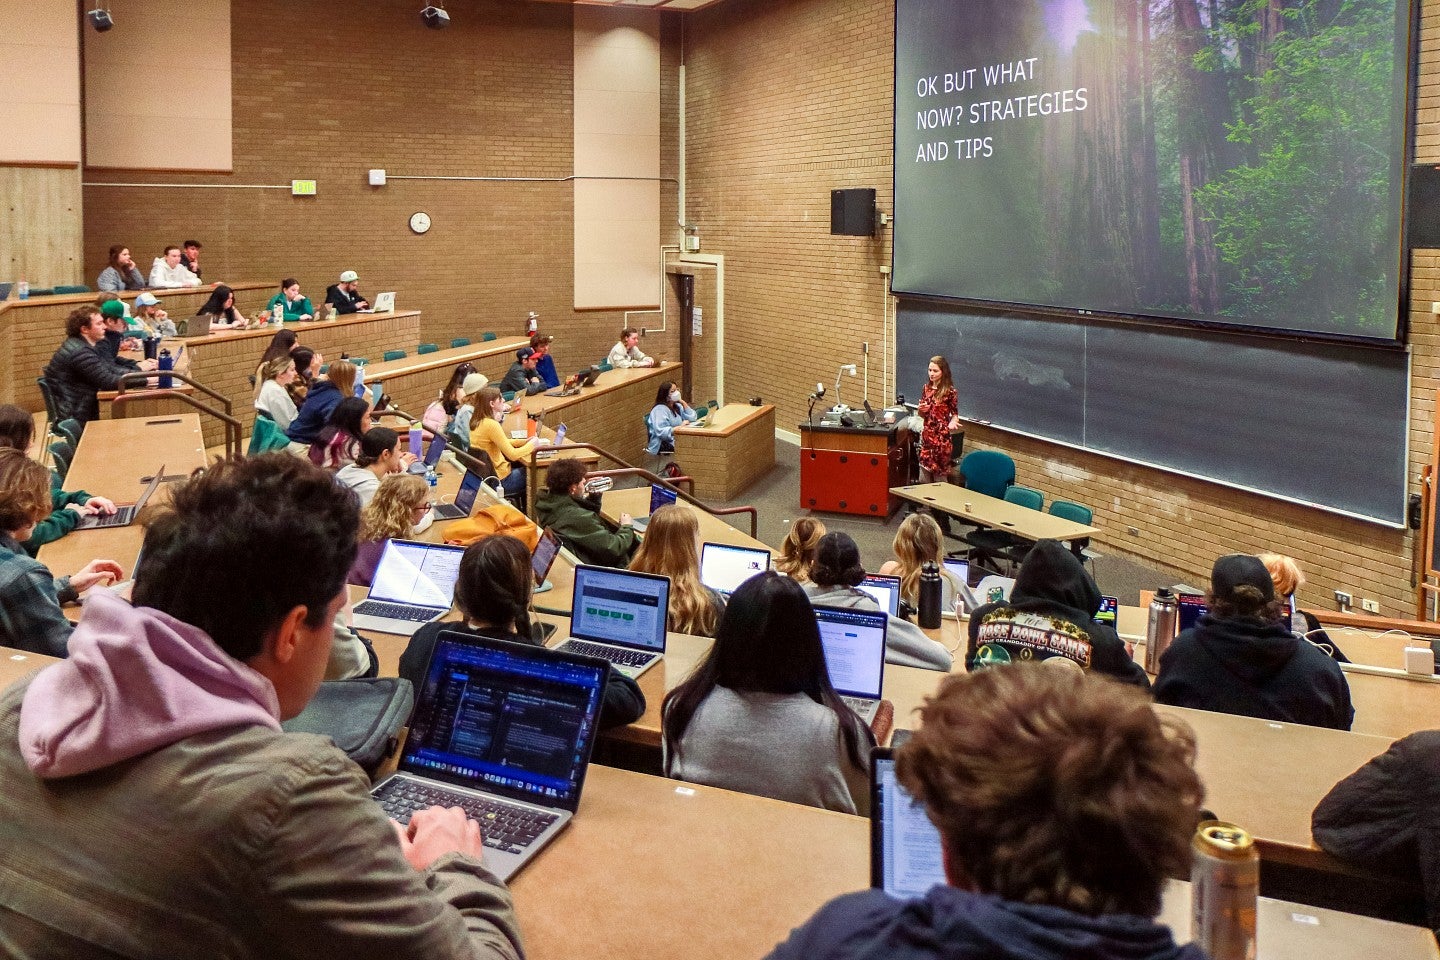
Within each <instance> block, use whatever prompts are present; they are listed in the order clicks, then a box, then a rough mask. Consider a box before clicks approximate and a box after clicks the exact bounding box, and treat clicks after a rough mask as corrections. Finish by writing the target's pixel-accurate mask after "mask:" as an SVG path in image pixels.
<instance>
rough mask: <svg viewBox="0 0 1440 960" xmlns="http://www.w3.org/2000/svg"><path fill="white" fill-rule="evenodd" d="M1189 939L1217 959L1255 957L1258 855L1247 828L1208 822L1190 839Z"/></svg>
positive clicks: (1198, 828) (1246, 959)
mask: <svg viewBox="0 0 1440 960" xmlns="http://www.w3.org/2000/svg"><path fill="white" fill-rule="evenodd" d="M1190 846H1191V852H1192V854H1193V856H1194V859H1193V861H1192V863H1191V866H1190V910H1191V912H1190V937H1191V939H1192V940H1194V942H1195V944H1196V946H1198V947H1200V948H1201V949H1202V950H1204V951H1205V952H1206V953H1207V954H1209V955H1210V956H1211V957H1212V958H1213V960H1255V908H1256V900H1257V898H1258V897H1259V895H1260V853H1259V851H1258V850H1256V849H1255V841H1254V839H1253V838H1252V837H1251V836H1250V834H1249V832H1248V831H1246V830H1245V829H1243V828H1241V827H1237V826H1236V825H1235V824H1233V823H1223V822H1221V821H1219V820H1206V821H1205V822H1203V823H1201V824H1200V826H1199V827H1197V828H1196V830H1195V839H1194V840H1193V841H1192V842H1191V845H1190Z"/></svg>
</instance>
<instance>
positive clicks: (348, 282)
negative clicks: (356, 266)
mask: <svg viewBox="0 0 1440 960" xmlns="http://www.w3.org/2000/svg"><path fill="white" fill-rule="evenodd" d="M325 302H326V303H328V304H330V306H332V307H334V308H335V312H336V313H337V314H341V315H344V314H347V313H358V312H360V311H361V310H366V309H369V307H370V301H368V300H366V299H365V298H364V297H362V296H360V274H358V273H356V272H355V271H354V270H346V271H345V272H343V273H341V274H340V282H339V283H332V284H331V285H330V286H329V287H327V288H326V289H325Z"/></svg>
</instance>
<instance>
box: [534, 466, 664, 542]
mask: <svg viewBox="0 0 1440 960" xmlns="http://www.w3.org/2000/svg"><path fill="white" fill-rule="evenodd" d="M584 486H585V464H583V463H581V462H580V461H579V460H576V459H573V458H565V459H561V460H556V461H555V462H553V463H551V464H550V466H549V468H548V469H547V470H546V471H545V492H544V493H542V494H540V498H539V502H538V503H536V504H535V516H536V518H537V519H538V520H539V521H540V526H542V527H549V528H550V529H551V530H554V531H555V536H557V537H559V538H560V542H561V543H563V544H564V545H565V546H566V547H568V548H569V549H570V550H572V551H573V552H574V553H575V555H576V556H577V557H579V558H580V562H581V563H592V564H595V565H597V566H601V567H624V566H627V565H628V564H629V563H630V557H631V555H632V554H634V553H635V548H636V547H637V546H639V543H640V538H639V537H637V536H636V535H635V528H634V527H633V526H631V517H630V514H628V513H622V514H620V529H618V530H611V529H610V528H609V527H608V526H606V525H605V521H604V520H602V519H601V518H600V495H599V494H598V493H596V494H589V495H587V494H586V493H585V492H584Z"/></svg>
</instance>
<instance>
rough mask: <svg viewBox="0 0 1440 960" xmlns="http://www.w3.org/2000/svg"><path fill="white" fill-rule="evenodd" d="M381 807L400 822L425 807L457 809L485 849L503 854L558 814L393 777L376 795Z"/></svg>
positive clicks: (517, 849) (527, 840)
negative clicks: (471, 824) (477, 831)
mask: <svg viewBox="0 0 1440 960" xmlns="http://www.w3.org/2000/svg"><path fill="white" fill-rule="evenodd" d="M375 799H376V800H377V801H379V803H380V807H381V808H382V809H383V810H384V811H385V812H386V813H387V814H389V815H390V816H392V817H394V818H395V819H396V820H399V821H400V822H401V823H409V822H410V815H411V814H412V813H414V812H415V811H416V810H424V809H425V808H426V807H459V808H460V809H462V810H464V811H465V813H466V815H467V816H469V817H470V819H472V820H474V821H475V822H476V823H478V824H480V832H481V833H482V834H484V837H485V846H487V847H491V848H493V849H495V850H501V851H504V852H505V853H520V852H522V851H523V850H524V849H525V848H526V847H528V846H530V844H532V843H534V842H535V838H536V837H538V836H540V834H542V833H544V832H545V828H546V827H548V826H550V824H552V823H554V822H555V821H556V820H557V819H559V814H555V813H544V812H542V811H540V810H531V809H530V808H529V807H517V806H514V805H513V804H509V803H506V802H504V801H503V800H496V799H493V798H490V797H475V796H471V795H470V794H468V793H457V792H455V791H452V790H446V789H445V788H444V787H441V786H432V785H429V784H424V783H417V782H415V781H414V780H406V779H402V778H396V779H393V780H389V781H387V782H386V783H385V785H384V786H383V787H381V788H380V792H378V793H376V794H375Z"/></svg>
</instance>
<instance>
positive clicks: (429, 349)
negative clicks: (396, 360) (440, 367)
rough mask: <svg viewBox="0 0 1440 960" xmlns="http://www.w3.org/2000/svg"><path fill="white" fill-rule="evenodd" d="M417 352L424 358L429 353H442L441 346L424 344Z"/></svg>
mask: <svg viewBox="0 0 1440 960" xmlns="http://www.w3.org/2000/svg"><path fill="white" fill-rule="evenodd" d="M415 352H416V353H417V354H419V355H420V356H422V357H423V356H425V354H427V353H439V352H440V344H438V343H422V344H420V346H419V348H418V349H416V351H415Z"/></svg>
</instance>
